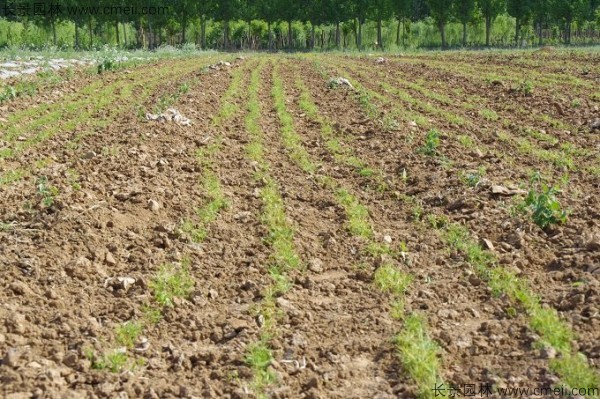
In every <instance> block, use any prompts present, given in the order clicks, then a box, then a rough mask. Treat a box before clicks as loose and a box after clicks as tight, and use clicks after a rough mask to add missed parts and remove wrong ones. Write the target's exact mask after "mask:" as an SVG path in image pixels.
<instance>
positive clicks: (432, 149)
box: [418, 129, 441, 156]
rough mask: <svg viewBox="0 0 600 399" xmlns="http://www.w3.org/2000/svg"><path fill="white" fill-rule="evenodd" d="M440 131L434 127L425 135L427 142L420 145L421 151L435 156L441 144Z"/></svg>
mask: <svg viewBox="0 0 600 399" xmlns="http://www.w3.org/2000/svg"><path fill="white" fill-rule="evenodd" d="M440 143H441V140H440V133H439V132H438V131H437V130H435V129H432V130H430V131H429V132H427V135H426V136H425V144H424V145H423V146H422V147H419V150H418V151H419V152H420V153H422V154H425V155H429V156H433V155H436V154H437V149H438V147H439V146H440Z"/></svg>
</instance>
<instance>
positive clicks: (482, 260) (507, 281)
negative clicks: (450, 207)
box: [443, 224, 600, 388]
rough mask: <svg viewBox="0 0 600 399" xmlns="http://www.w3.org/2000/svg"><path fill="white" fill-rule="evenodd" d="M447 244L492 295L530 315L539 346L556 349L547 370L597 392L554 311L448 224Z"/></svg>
mask: <svg viewBox="0 0 600 399" xmlns="http://www.w3.org/2000/svg"><path fill="white" fill-rule="evenodd" d="M443 237H444V239H445V240H446V242H447V243H448V244H449V245H450V246H451V247H452V248H454V249H456V250H458V251H460V252H462V253H463V254H464V256H465V259H466V260H467V262H468V263H469V264H470V265H471V266H472V267H473V268H474V269H475V271H476V272H477V273H478V274H479V275H480V276H481V277H482V278H483V279H484V280H486V281H487V283H488V285H489V286H490V288H491V289H492V292H493V293H494V294H495V295H502V294H504V295H506V296H508V297H509V298H510V299H512V300H513V301H516V302H518V303H520V304H521V306H522V307H523V309H524V310H525V311H526V312H527V314H528V315H529V324H530V326H531V328H532V329H533V330H534V331H535V332H536V333H538V334H539V335H540V344H542V345H544V346H551V347H552V348H554V349H556V350H557V351H558V352H559V353H560V354H561V357H560V358H558V359H556V360H552V361H551V362H550V368H551V370H552V371H554V372H555V373H557V374H558V375H559V376H560V377H561V378H562V380H563V381H564V383H566V384H567V385H568V386H569V387H572V388H599V387H600V375H598V374H597V372H596V371H595V370H594V369H593V368H592V367H591V366H589V364H588V363H587V360H586V358H585V356H584V355H583V354H581V353H577V352H575V351H574V350H573V349H572V346H571V342H572V340H573V339H574V334H573V332H572V330H571V328H570V326H569V325H568V324H567V323H566V322H565V321H564V320H562V319H561V318H560V316H559V315H558V312H557V311H556V310H555V309H551V308H546V307H543V306H542V304H541V301H540V298H539V297H538V296H537V295H536V294H535V293H534V292H533V291H531V289H530V288H529V282H528V281H527V280H526V279H523V278H519V277H518V276H516V275H515V274H514V273H513V272H512V271H509V270H507V269H505V268H503V267H500V266H497V264H496V263H497V260H496V258H495V256H494V255H493V254H492V253H491V252H488V251H485V250H483V248H481V246H480V245H479V244H478V243H477V242H476V241H475V240H473V239H472V238H471V236H470V233H469V231H468V230H467V229H466V227H464V226H462V225H458V224H451V225H449V226H447V227H446V229H445V231H444V234H443Z"/></svg>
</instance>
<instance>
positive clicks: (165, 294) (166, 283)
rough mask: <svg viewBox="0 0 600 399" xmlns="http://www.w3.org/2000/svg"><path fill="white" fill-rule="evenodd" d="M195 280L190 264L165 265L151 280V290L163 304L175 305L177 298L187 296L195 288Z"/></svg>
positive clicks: (155, 297) (159, 302) (157, 300)
mask: <svg viewBox="0 0 600 399" xmlns="http://www.w3.org/2000/svg"><path fill="white" fill-rule="evenodd" d="M194 284H195V283H194V280H193V279H192V277H191V275H190V272H189V265H187V264H185V263H184V264H182V265H181V266H175V265H172V264H167V265H163V266H162V267H161V268H160V271H159V272H158V274H157V275H156V276H155V277H154V278H153V279H152V281H150V284H149V286H150V290H151V291H152V293H153V295H154V299H155V300H156V302H158V304H159V305H161V306H173V305H174V300H175V298H187V297H189V295H190V294H191V293H192V290H193V288H194Z"/></svg>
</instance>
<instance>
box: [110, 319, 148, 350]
mask: <svg viewBox="0 0 600 399" xmlns="http://www.w3.org/2000/svg"><path fill="white" fill-rule="evenodd" d="M143 328H144V327H143V326H142V324H141V323H139V322H135V321H134V322H127V323H125V324H123V325H120V326H119V327H117V329H116V331H115V335H116V339H117V343H118V344H119V345H121V346H125V347H127V348H133V346H134V345H135V342H136V341H137V339H138V337H139V336H140V334H141V333H142V330H143Z"/></svg>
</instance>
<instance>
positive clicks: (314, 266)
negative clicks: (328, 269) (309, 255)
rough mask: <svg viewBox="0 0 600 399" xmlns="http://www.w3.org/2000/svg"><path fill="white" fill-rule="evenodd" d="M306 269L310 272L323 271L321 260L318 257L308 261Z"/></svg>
mask: <svg viewBox="0 0 600 399" xmlns="http://www.w3.org/2000/svg"><path fill="white" fill-rule="evenodd" d="M308 269H309V270H310V271H311V272H315V273H321V272H322V271H323V262H322V261H321V259H319V258H314V259H311V260H310V261H309V265H308Z"/></svg>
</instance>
